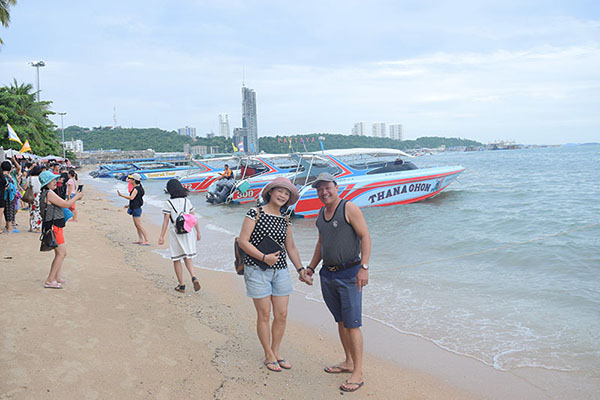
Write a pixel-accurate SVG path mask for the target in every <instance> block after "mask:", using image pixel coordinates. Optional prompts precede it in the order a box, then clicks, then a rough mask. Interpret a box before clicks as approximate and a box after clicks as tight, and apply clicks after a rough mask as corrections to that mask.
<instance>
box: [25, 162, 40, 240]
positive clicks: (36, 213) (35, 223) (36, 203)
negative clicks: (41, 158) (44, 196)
mask: <svg viewBox="0 0 600 400" xmlns="http://www.w3.org/2000/svg"><path fill="white" fill-rule="evenodd" d="M41 173H42V169H41V168H40V167H39V166H38V165H35V166H34V167H33V168H31V170H30V171H29V177H28V178H27V185H28V186H29V187H31V189H32V191H33V203H31V204H30V205H29V232H35V233H40V231H41V229H42V216H41V214H40V193H41V191H42V186H41V184H40V179H39V177H40V174H41Z"/></svg>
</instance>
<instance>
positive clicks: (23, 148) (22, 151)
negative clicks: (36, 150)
mask: <svg viewBox="0 0 600 400" xmlns="http://www.w3.org/2000/svg"><path fill="white" fill-rule="evenodd" d="M26 151H31V146H30V145H29V140H25V144H24V145H23V147H21V150H19V154H21V153H25V152H26Z"/></svg>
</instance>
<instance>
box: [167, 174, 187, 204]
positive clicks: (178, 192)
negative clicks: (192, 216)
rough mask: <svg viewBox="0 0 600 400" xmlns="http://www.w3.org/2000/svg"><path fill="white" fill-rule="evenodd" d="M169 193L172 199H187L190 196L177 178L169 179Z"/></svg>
mask: <svg viewBox="0 0 600 400" xmlns="http://www.w3.org/2000/svg"><path fill="white" fill-rule="evenodd" d="M167 192H169V194H170V195H171V198H172V199H176V198H178V197H187V195H188V190H187V189H186V188H184V187H183V185H182V184H181V182H179V181H178V180H177V179H175V178H173V179H169V182H167Z"/></svg>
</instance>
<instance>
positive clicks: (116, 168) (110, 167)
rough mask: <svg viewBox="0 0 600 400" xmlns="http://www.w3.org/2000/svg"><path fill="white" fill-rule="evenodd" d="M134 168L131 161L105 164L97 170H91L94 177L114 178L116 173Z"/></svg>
mask: <svg viewBox="0 0 600 400" xmlns="http://www.w3.org/2000/svg"><path fill="white" fill-rule="evenodd" d="M131 168H132V164H131V163H127V164H103V165H100V166H99V167H98V169H96V170H95V171H91V172H90V175H91V176H92V177H93V178H113V177H115V175H116V174H119V173H122V172H125V171H128V170H129V169H131Z"/></svg>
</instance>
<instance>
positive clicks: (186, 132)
mask: <svg viewBox="0 0 600 400" xmlns="http://www.w3.org/2000/svg"><path fill="white" fill-rule="evenodd" d="M177 133H178V134H180V135H183V136H189V137H191V138H194V139H195V138H196V128H190V127H189V126H186V127H185V128H179V129H177Z"/></svg>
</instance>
